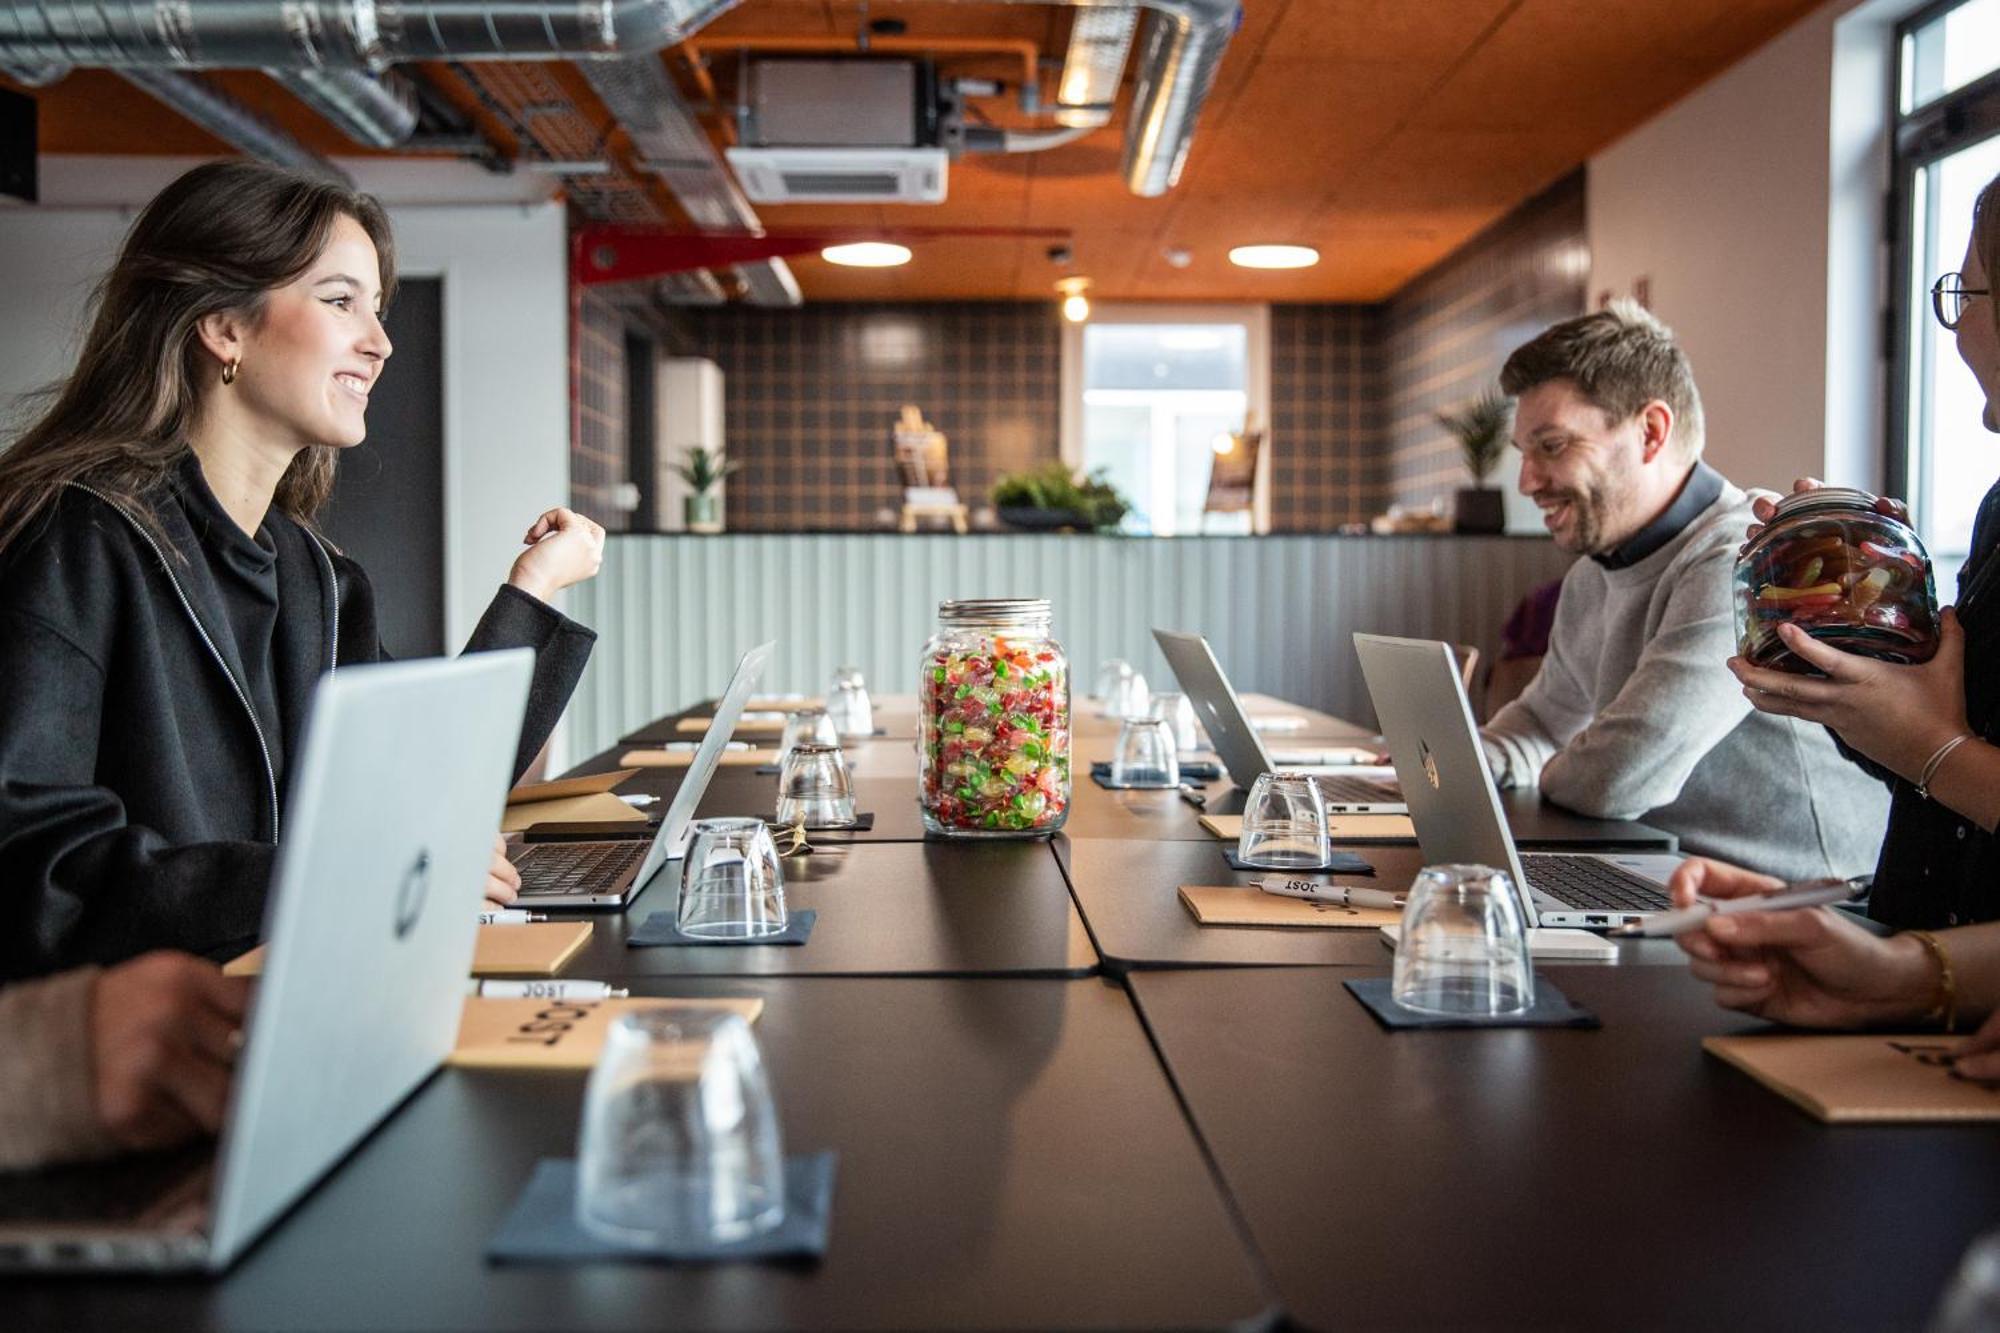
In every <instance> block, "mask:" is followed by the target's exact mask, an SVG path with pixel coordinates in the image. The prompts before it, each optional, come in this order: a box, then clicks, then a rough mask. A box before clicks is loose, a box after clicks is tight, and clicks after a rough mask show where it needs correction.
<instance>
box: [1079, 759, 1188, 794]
mask: <svg viewBox="0 0 2000 1333" xmlns="http://www.w3.org/2000/svg"><path fill="white" fill-rule="evenodd" d="M1090 780H1091V781H1092V782H1095V783H1096V784H1097V785H1098V786H1100V787H1102V788H1104V790H1106V791H1159V792H1166V793H1168V794H1169V795H1171V794H1172V793H1173V792H1175V791H1176V790H1178V788H1174V787H1129V786H1127V787H1121V786H1119V785H1118V784H1117V783H1115V782H1113V781H1112V780H1111V779H1110V778H1109V777H1108V776H1106V775H1105V774H1103V773H1100V772H1098V771H1097V769H1096V767H1095V766H1094V765H1093V766H1092V768H1091V770H1090Z"/></svg>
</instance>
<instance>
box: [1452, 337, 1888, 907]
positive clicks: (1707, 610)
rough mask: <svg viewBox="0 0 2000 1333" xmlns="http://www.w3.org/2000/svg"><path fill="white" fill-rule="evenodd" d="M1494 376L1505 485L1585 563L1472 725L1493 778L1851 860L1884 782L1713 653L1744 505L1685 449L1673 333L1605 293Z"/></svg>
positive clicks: (1883, 811) (1793, 858) (1698, 846)
mask: <svg viewBox="0 0 2000 1333" xmlns="http://www.w3.org/2000/svg"><path fill="white" fill-rule="evenodd" d="M1500 387H1501V388H1502V389H1503V390H1505V391H1506V392H1507V393H1509V394H1511V395H1513V396H1514V398H1515V399H1516V408H1515V416H1514V444H1515V446H1516V447H1517V448H1518V449H1519V450H1520V451H1521V482H1520V487H1521V492H1522V494H1524V495H1526V496H1528V498H1530V499H1532V500H1533V501H1534V502H1535V504H1536V505H1537V506H1538V507H1539V508H1540V509H1541V511H1542V520H1543V522H1544V523H1545V524H1546V525H1547V526H1548V529H1549V533H1550V535H1551V536H1552V537H1554V538H1555V542H1556V545H1557V546H1559V547H1561V548H1562V549H1563V550H1565V551H1573V552H1575V553H1576V554H1578V555H1580V556H1583V557H1585V558H1584V559H1581V560H1578V561H1577V562H1576V563H1575V564H1574V565H1572V566H1571V567H1570V570H1569V573H1568V574H1567V575H1565V576H1564V578H1563V585H1562V597H1561V599H1560V600H1559V601H1558V603H1557V606H1556V619H1555V627H1554V629H1553V631H1552V632H1551V634H1550V636H1549V651H1548V656H1547V657H1545V658H1544V659H1543V661H1542V667H1541V670H1540V671H1539V672H1538V673H1536V675H1535V678H1534V680H1533V681H1531V682H1530V683H1529V685H1528V687H1527V689H1526V691H1525V692H1523V693H1522V695H1521V697H1520V698H1518V699H1516V700H1514V701H1513V702H1512V703H1510V704H1508V705H1507V706H1506V707H1505V708H1503V709H1501V710H1500V711H1499V712H1498V713H1496V714H1495V715H1494V716H1493V718H1492V720H1491V721H1490V722H1488V723H1487V725H1486V727H1485V728H1484V729H1483V732H1482V735H1483V736H1484V738H1485V742H1486V755H1487V760H1488V762H1489V763H1490V764H1491V765H1492V767H1493V775H1494V779H1495V780H1496V781H1497V782H1498V783H1499V784H1500V785H1501V786H1502V787H1525V786H1532V785H1535V784H1537V783H1539V784H1540V786H1541V788H1542V792H1543V794H1544V795H1546V796H1547V797H1548V798H1549V799H1550V800H1552V801H1554V802H1555V803H1557V804H1558V805H1562V806H1567V807H1568V808H1569V809H1572V810H1575V811H1578V812H1579V813H1582V814H1587V815H1596V816H1599V817H1602V818H1607V819H1643V820H1645V821H1646V822H1647V823H1649V824H1652V825H1654V826H1655V827H1658V828H1662V829H1666V830H1668V831H1669V832H1672V833H1675V834H1677V835H1679V837H1680V842H1681V847H1682V849H1683V850H1684V851H1687V852H1690V853H1695V854H1699V855H1703V856H1714V857H1720V858H1722V859H1723V860H1726V861H1730V862H1734V863H1735V864H1738V865H1743V866H1749V867H1751V868H1753V869H1756V870H1761V871H1763V872H1765V873H1767V874H1772V875H1779V876H1783V877H1784V878H1787V879H1808V878H1813V877H1817V876H1822V875H1841V876H1846V875H1859V874H1864V873H1866V872H1867V871H1868V870H1869V869H1871V868H1872V867H1873V866H1874V864H1875V857H1876V853H1877V852H1878V851H1879V850H1880V848H1881V845H1882V830H1883V826H1884V824H1885V823H1886V821H1887V819H1888V809H1889V798H1888V792H1887V790H1886V789H1885V788H1884V787H1883V786H1882V785H1881V784H1880V783H1878V782H1876V781H1875V780H1874V779H1873V778H1871V777H1869V776H1868V775H1867V774H1866V773H1864V772H1862V771H1861V769H1860V768H1858V767H1856V766H1855V765H1853V764H1850V763H1848V762H1847V761H1846V760H1845V759H1842V758H1841V757H1840V754H1839V752H1838V751H1836V750H1835V749H1834V746H1833V741H1832V739H1831V738H1830V737H1829V736H1828V735H1827V733H1826V731H1825V729H1824V728H1821V727H1817V726H1810V725H1807V724H1806V723H1803V722H1800V721H1798V720H1797V719H1795V718H1789V717H1779V716H1776V715H1773V714H1769V713H1760V712H1757V711H1755V710H1753V709H1752V708H1751V707H1750V704H1749V701H1748V700H1747V699H1745V698H1744V695H1743V692H1742V689H1741V688H1740V687H1739V686H1738V684H1737V682H1736V678H1735V677H1734V676H1732V675H1730V673H1729V670H1728V668H1727V666H1725V665H1724V664H1725V663H1726V662H1727V661H1728V659H1729V657H1730V655H1731V654H1733V653H1734V652H1735V651H1736V627H1735V616H1734V611H1733V597H1734V588H1733V582H1732V579H1733V575H1734V571H1735V563H1736V552H1737V549H1738V548H1739V547H1740V546H1741V545H1742V543H1743V539H1744V529H1745V528H1746V527H1748V526H1749V524H1750V523H1752V522H1753V521H1754V520H1753V519H1752V517H1751V513H1750V501H1749V497H1748V496H1746V495H1745V494H1744V493H1743V492H1742V491H1741V490H1738V489H1737V488H1736V487H1735V486H1732V485H1731V484H1729V482H1728V481H1727V480H1725V479H1724V478H1723V476H1722V475H1721V474H1720V473H1718V472H1716V471H1715V470H1714V469H1713V468H1711V467H1709V466H1708V465H1707V464H1705V463H1703V462H1702V461H1701V450H1702V442H1703V434H1702V411H1701V397H1700V395H1699V394H1698V393H1697V391H1696V389H1695V384H1694V375H1693V372H1692V371H1691V370H1690V369H1689V366H1688V361H1687V357H1686V355H1685V354H1684V353H1682V351H1681V349H1680V347H1679V346H1678V345H1677V344H1676V343H1675V342H1674V338H1673V334H1672V333H1671V332H1670V331H1668V329H1667V328H1666V327H1665V326H1664V325H1662V324H1661V323H1660V322H1659V321H1658V320H1656V319H1655V318H1653V316H1652V315H1650V314H1648V313H1647V312H1646V311H1645V310H1643V309H1641V308H1640V307H1638V306H1636V305H1633V304H1631V303H1629V302H1615V303H1613V305H1612V306H1611V308H1610V309H1608V310H1602V311H1599V312H1597V313H1595V314H1590V315H1584V316H1582V317H1581V318H1578V319H1572V320H1566V321H1564V322H1563V323H1561V324H1557V325H1555V326H1554V327H1552V328H1550V329H1548V330H1547V331H1546V332H1544V333H1542V334H1541V335H1540V336H1539V337H1537V338H1536V339H1534V340H1533V341H1532V342H1530V343H1528V344H1526V345H1525V346H1523V347H1521V348H1519V349H1517V350H1516V351H1515V352H1514V354H1513V355H1512V356H1511V357H1509V358H1508V359H1507V364H1506V366H1505V367H1504V368H1503V369H1502V370H1501V372H1500Z"/></svg>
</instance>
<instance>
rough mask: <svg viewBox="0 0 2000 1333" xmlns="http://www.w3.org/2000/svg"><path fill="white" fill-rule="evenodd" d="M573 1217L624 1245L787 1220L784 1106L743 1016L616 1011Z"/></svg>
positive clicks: (593, 1078)
mask: <svg viewBox="0 0 2000 1333" xmlns="http://www.w3.org/2000/svg"><path fill="white" fill-rule="evenodd" d="M576 1156H577V1189H576V1217H577V1222H578V1223H579V1224H580V1225H581V1226H582V1227H583V1228H584V1230H586V1231H588V1232H590V1233H591V1234H592V1235H595V1236H598V1237H601V1238H602V1239H605V1240H608V1241H614V1242H619V1243H623V1244H627V1245H635V1246H638V1245H645V1246H659V1247H667V1248H701V1247H706V1246H710V1245H716V1244H726V1243H730V1242H735V1241H743V1240H747V1239H749V1238H750V1237H752V1236H755V1235H758V1234H760V1233H762V1232H765V1231H768V1230H770V1229H771V1228H772V1227H775V1226H777V1225H778V1224H779V1223H780V1222H782V1221H783V1220H784V1217H785V1158H784V1148H783V1142H782V1138H781V1136H780V1134H779V1130H778V1113H777V1108H776V1106H775V1104H774V1103H773V1101H772V1097H771V1085H770V1082H769V1081H768V1079H767V1078H766V1077H765V1074H764V1061H763V1056H762V1054H761V1052H759V1050H758V1049H757V1039H756V1037H755V1036H753V1035H752V1034H751V1031H750V1025H749V1024H748V1023H747V1022H745V1021H744V1019H743V1017H742V1015H740V1014H736V1013H731V1012H728V1011H723V1010H714V1009H696V1008H689V1007H685V1006H683V1007H673V1006H667V1005H662V1006H660V1007H658V1008H645V1009H639V1010H635V1011H633V1012H631V1013H627V1014H621V1015H620V1016H619V1017H618V1018H617V1019H615V1020H614V1021H613V1022H612V1024H611V1026H610V1029H609V1031H607V1032H606V1034H605V1037H604V1049H603V1051H602V1053H601V1054H600V1055H599V1056H598V1058H597V1066H596V1068H595V1069H593V1070H592V1071H591V1075H590V1082H589V1084H588V1086H587V1087H586V1088H585V1091H584V1098H583V1125H582V1128H581V1130H580V1132H579V1134H578V1138H577V1154H576Z"/></svg>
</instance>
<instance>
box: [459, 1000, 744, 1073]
mask: <svg viewBox="0 0 2000 1333" xmlns="http://www.w3.org/2000/svg"><path fill="white" fill-rule="evenodd" d="M663 1006H672V1007H674V1008H682V1007H686V1008H695V1009H729V1010H733V1011H734V1012H736V1013H739V1014H741V1015H743V1017H744V1019H745V1020H747V1021H748V1022H752V1023H754V1022H756V1021H757V1016H758V1015H759V1014H761V1013H763V1012H764V1002H763V1001H762V1000H759V999H754V998H745V999H702V1000H676V999H668V998H664V997H662V998H658V999H655V998H652V997H648V998H646V999H642V1000H635V999H613V1000H496V999H486V998H484V997H481V996H477V995H474V996H468V997H467V998H466V1001H465V1014H464V1017H462V1018H461V1019H459V1022H458V1045H457V1046H456V1047H455V1048H453V1050H452V1053H451V1054H450V1055H449V1056H448V1057H446V1060H445V1063H447V1064H453V1065H458V1066H461V1067H462V1068H467V1069H589V1068H591V1067H592V1066H594V1065H595V1064H596V1063H597V1055H598V1052H599V1051H601V1050H602V1049H603V1048H604V1034H605V1033H606V1032H607V1031H609V1030H610V1027H611V1023H612V1020H614V1019H616V1018H617V1017H618V1016H619V1015H620V1014H625V1013H630V1012H632V1011H633V1010H635V1009H657V1008H660V1007H663Z"/></svg>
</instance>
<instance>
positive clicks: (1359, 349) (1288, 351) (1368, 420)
mask: <svg viewBox="0 0 2000 1333" xmlns="http://www.w3.org/2000/svg"><path fill="white" fill-rule="evenodd" d="M1381 330H1382V307H1380V306H1362V305H1274V306H1272V307H1271V448H1272V450H1273V451H1274V452H1273V453H1272V456H1271V526H1272V528H1273V529H1274V530H1276V531H1278V532H1327V531H1330V530H1332V529H1335V528H1338V527H1339V526H1340V525H1341V524H1343V523H1360V522H1365V521H1366V520H1367V519H1368V517H1369V516H1370V515H1371V514H1376V513H1379V512H1381V510H1382V508H1383V506H1384V505H1385V504H1386V503H1387V494H1388V477H1387V473H1386V470H1385V466H1384V464H1385V460H1384V458H1383V453H1382V334H1381Z"/></svg>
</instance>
